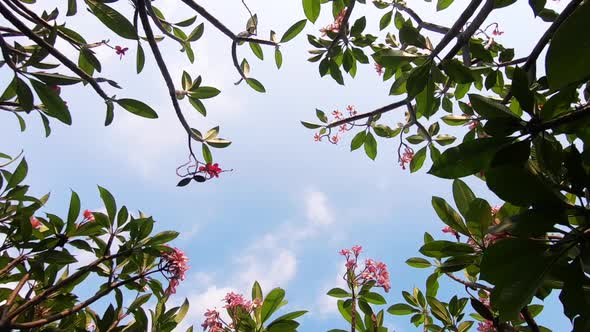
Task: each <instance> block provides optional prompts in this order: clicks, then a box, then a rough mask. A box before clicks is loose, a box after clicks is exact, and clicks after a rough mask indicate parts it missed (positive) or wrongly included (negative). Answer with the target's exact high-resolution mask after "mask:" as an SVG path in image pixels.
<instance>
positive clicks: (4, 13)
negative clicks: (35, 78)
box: [0, 2, 110, 100]
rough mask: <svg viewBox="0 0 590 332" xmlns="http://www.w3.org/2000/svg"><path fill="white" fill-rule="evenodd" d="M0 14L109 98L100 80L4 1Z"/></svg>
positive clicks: (99, 92) (101, 94)
mask: <svg viewBox="0 0 590 332" xmlns="http://www.w3.org/2000/svg"><path fill="white" fill-rule="evenodd" d="M0 14H2V16H4V18H6V20H8V21H9V22H10V23H11V24H12V25H14V27H15V28H17V29H18V30H19V31H21V32H22V33H24V34H25V35H26V36H27V37H29V39H31V40H32V41H34V42H35V43H37V45H39V46H41V47H42V48H44V49H46V50H47V51H48V52H49V54H51V55H53V56H54V57H55V58H56V59H57V60H59V61H60V62H61V63H62V64H63V65H64V66H66V67H67V68H68V69H70V70H71V71H72V72H74V73H76V75H78V76H80V78H82V79H83V80H85V81H87V82H88V83H89V84H90V85H91V86H92V87H93V88H94V90H95V91H96V93H98V95H99V96H101V97H102V98H103V99H105V100H109V99H110V98H109V96H107V94H106V93H105V92H104V91H103V90H102V88H101V87H100V85H99V84H98V82H96V80H95V79H94V78H92V77H91V76H89V75H88V74H87V73H86V72H85V71H83V70H82V69H80V68H79V67H78V66H77V65H76V64H75V63H73V62H72V61H71V60H70V59H68V58H67V57H66V56H65V55H63V54H62V53H61V52H59V51H58V50H56V49H55V48H54V47H53V46H51V45H49V44H48V43H47V42H46V41H45V40H43V39H42V38H40V37H39V36H37V35H36V34H35V33H34V32H33V31H32V30H31V29H29V28H28V27H27V26H26V25H25V24H24V23H23V22H21V21H20V20H19V19H18V18H17V17H16V16H14V15H13V14H12V13H11V11H10V10H8V9H7V8H6V7H5V6H4V5H2V3H1V2H0Z"/></svg>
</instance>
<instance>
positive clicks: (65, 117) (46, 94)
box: [30, 80, 72, 125]
mask: <svg viewBox="0 0 590 332" xmlns="http://www.w3.org/2000/svg"><path fill="white" fill-rule="evenodd" d="M30 82H31V84H32V85H33V89H35V92H37V96H39V99H41V102H43V105H44V106H45V108H46V109H45V113H46V114H47V115H49V116H51V117H53V118H56V119H58V120H59V121H61V122H63V123H65V124H67V125H71V124H72V116H71V115H70V111H69V110H68V107H67V106H66V104H65V103H64V101H63V100H62V99H61V98H60V97H59V95H58V94H57V93H56V92H55V91H54V90H53V89H51V88H50V87H48V86H47V85H45V84H43V83H41V82H39V81H36V80H31V81H30Z"/></svg>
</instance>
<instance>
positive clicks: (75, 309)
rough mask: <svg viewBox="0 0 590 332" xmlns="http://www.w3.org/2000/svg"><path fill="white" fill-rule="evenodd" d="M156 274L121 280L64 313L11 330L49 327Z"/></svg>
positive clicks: (13, 326)
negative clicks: (105, 297) (112, 293)
mask: <svg viewBox="0 0 590 332" xmlns="http://www.w3.org/2000/svg"><path fill="white" fill-rule="evenodd" d="M155 272H159V270H154V271H151V272H149V273H146V274H140V275H137V276H135V277H133V278H129V279H127V280H121V281H119V282H116V283H114V284H111V285H109V287H107V288H105V289H103V290H102V291H100V292H98V293H96V294H95V295H94V296H92V297H90V298H88V299H87V300H86V301H84V302H81V303H78V304H77V305H75V306H73V307H72V308H69V309H66V310H64V311H62V312H59V313H57V314H55V315H51V316H49V317H47V318H42V319H39V320H36V321H33V322H28V323H20V324H19V323H14V324H11V325H10V327H11V328H14V329H31V328H35V327H40V326H43V325H47V324H49V323H52V322H55V321H57V320H60V319H62V318H64V317H67V316H69V315H71V314H74V313H76V312H78V311H80V310H82V309H84V308H86V307H87V306H89V305H91V304H92V303H94V302H96V301H98V300H100V299H101V298H103V297H104V296H106V295H108V294H109V293H110V292H111V291H113V290H114V289H116V288H119V287H121V286H124V285H126V284H128V283H132V282H134V281H136V280H138V279H142V278H145V277H147V276H148V275H150V274H152V273H155Z"/></svg>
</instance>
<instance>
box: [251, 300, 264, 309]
mask: <svg viewBox="0 0 590 332" xmlns="http://www.w3.org/2000/svg"><path fill="white" fill-rule="evenodd" d="M262 302H263V301H262V299H259V298H255V299H254V301H252V309H256V308H260V307H261V306H262Z"/></svg>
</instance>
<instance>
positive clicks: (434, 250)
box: [420, 241, 473, 259]
mask: <svg viewBox="0 0 590 332" xmlns="http://www.w3.org/2000/svg"><path fill="white" fill-rule="evenodd" d="M420 253H422V254H423V255H424V256H428V257H434V258H438V259H440V258H443V257H449V256H459V255H467V254H472V253H473V248H472V247H471V246H470V245H468V244H466V243H457V242H451V241H432V242H428V243H426V244H424V245H423V246H422V247H421V248H420Z"/></svg>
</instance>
